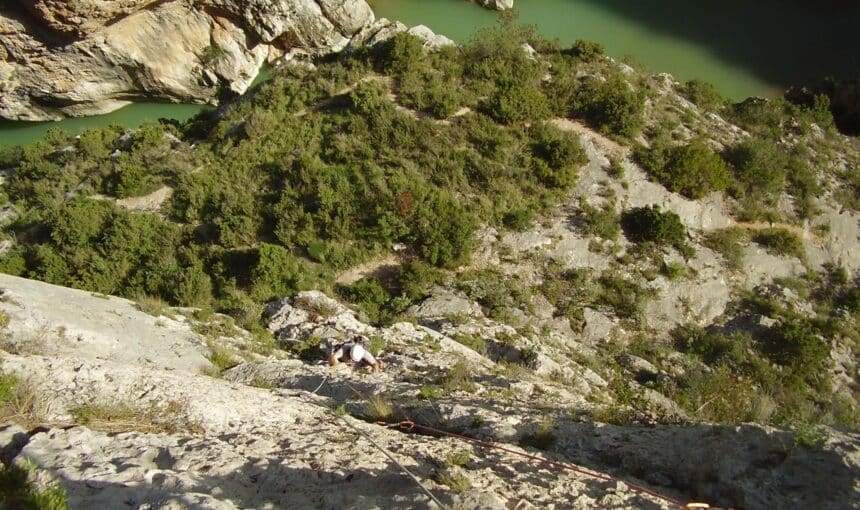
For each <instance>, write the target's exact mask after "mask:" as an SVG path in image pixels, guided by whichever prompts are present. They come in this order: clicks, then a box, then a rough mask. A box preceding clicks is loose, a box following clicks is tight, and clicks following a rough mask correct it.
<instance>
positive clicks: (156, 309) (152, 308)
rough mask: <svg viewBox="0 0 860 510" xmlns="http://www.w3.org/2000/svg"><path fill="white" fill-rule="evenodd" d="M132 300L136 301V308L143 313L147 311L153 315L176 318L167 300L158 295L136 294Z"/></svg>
mask: <svg viewBox="0 0 860 510" xmlns="http://www.w3.org/2000/svg"><path fill="white" fill-rule="evenodd" d="M134 301H135V302H136V305H135V306H136V308H137V309H138V310H140V311H141V312H143V313H147V314H149V315H152V316H153V317H167V318H168V319H175V318H176V315H174V314H173V312H172V311H171V309H170V306H169V305H168V304H167V302H166V301H164V300H163V299H161V298H159V297H155V296H149V295H147V294H138V295H137V296H135V298H134Z"/></svg>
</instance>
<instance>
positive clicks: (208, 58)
mask: <svg viewBox="0 0 860 510" xmlns="http://www.w3.org/2000/svg"><path fill="white" fill-rule="evenodd" d="M225 53H226V52H225V51H224V48H222V47H220V46H218V45H215V44H211V45H209V46H207V47H205V48H203V52H201V53H200V62H201V63H202V64H203V65H204V66H208V65H210V64H212V63H213V62H215V61H216V60H217V59H218V58H220V57H221V56H222V55H224V54H225Z"/></svg>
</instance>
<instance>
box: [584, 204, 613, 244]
mask: <svg viewBox="0 0 860 510" xmlns="http://www.w3.org/2000/svg"><path fill="white" fill-rule="evenodd" d="M579 208H580V211H581V212H582V214H581V216H580V217H581V219H582V228H583V230H584V231H585V233H586V234H589V235H594V236H598V237H601V238H603V239H606V240H609V241H614V240H615V239H617V238H618V234H619V232H621V216H619V214H618V213H617V212H616V211H615V207H614V206H613V205H612V204H605V205H603V207H600V208H598V207H594V206H592V205H589V204H588V202H587V201H585V200H584V199H581V200H580V201H579Z"/></svg>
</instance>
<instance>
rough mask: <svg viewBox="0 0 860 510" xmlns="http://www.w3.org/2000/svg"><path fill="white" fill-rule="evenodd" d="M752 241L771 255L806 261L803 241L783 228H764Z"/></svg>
mask: <svg viewBox="0 0 860 510" xmlns="http://www.w3.org/2000/svg"><path fill="white" fill-rule="evenodd" d="M753 241H755V242H756V243H758V244H760V245H762V246H764V249H765V250H767V252H768V253H770V254H772V255H779V256H785V257H797V258H798V259H800V260H806V250H804V248H803V241H801V240H800V238H799V237H798V236H797V234H795V233H794V232H791V231H790V230H786V229H784V228H766V229H762V230H759V231H758V232H757V233H756V234H755V235H754V236H753Z"/></svg>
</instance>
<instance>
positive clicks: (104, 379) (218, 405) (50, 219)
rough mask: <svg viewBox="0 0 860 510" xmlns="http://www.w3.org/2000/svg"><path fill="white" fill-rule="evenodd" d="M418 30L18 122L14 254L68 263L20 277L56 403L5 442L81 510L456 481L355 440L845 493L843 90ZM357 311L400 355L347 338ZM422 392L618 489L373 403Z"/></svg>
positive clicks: (482, 484)
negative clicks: (233, 88) (354, 356)
mask: <svg viewBox="0 0 860 510" xmlns="http://www.w3.org/2000/svg"><path fill="white" fill-rule="evenodd" d="M404 28H405V27H393V28H392V30H390V31H388V32H386V33H381V32H380V33H376V35H374V36H373V40H374V41H375V42H376V43H377V44H376V45H375V46H360V47H354V48H352V49H351V51H349V52H347V53H344V54H339V55H333V56H329V57H321V58H319V59H317V60H315V61H314V62H313V64H301V65H294V66H286V67H284V68H282V69H281V70H279V71H278V72H277V73H276V74H275V76H274V77H273V79H272V80H271V81H269V82H267V83H265V84H263V85H261V86H259V87H257V88H255V89H254V90H253V91H251V93H249V94H248V95H247V96H245V97H243V98H242V99H240V100H238V101H236V102H234V103H232V104H230V105H227V106H225V107H223V108H221V109H220V110H218V111H217V112H214V113H207V114H202V115H201V116H199V117H198V118H196V119H193V120H192V121H190V122H189V123H187V124H184V125H178V124H176V123H170V122H164V123H161V124H154V125H147V126H144V127H142V128H141V129H139V130H136V131H128V132H126V131H124V130H122V129H119V128H116V129H93V130H89V131H87V132H85V133H83V134H82V135H80V136H78V137H72V136H70V135H68V134H65V133H62V132H60V131H53V132H51V133H50V134H49V135H48V136H47V137H46V139H45V140H44V141H40V142H37V143H35V144H32V145H30V146H27V147H10V148H5V149H3V150H2V153H0V167H2V168H4V169H5V174H6V178H5V182H4V183H3V191H4V194H5V204H4V206H3V217H4V227H3V233H4V234H3V235H4V240H3V253H2V257H0V270H2V271H3V272H5V273H8V274H10V275H16V276H21V277H26V278H30V279H34V280H41V281H44V282H48V283H50V284H54V285H61V286H65V287H74V288H77V289H80V290H79V291H74V290H70V289H61V288H59V287H48V286H46V284H41V283H37V282H33V281H31V280H23V279H20V278H17V277H16V276H3V278H2V280H0V283H2V284H0V287H3V288H4V289H7V290H6V292H5V293H4V294H3V296H4V299H3V300H2V303H0V308H2V310H3V315H2V317H5V319H4V321H3V322H5V323H6V325H5V326H4V331H5V339H4V343H3V348H4V350H5V351H6V352H7V354H4V355H3V372H4V373H6V374H9V375H7V376H5V377H6V379H4V381H6V382H5V383H4V384H6V386H8V387H9V388H10V389H9V390H8V392H7V397H5V401H6V402H7V411H8V410H9V409H11V410H12V411H10V412H8V413H7V414H8V415H9V416H10V417H11V418H13V419H14V420H16V421H18V422H20V423H21V424H22V425H24V426H27V427H29V426H33V425H35V424H44V425H43V426H40V427H39V428H35V429H32V430H31V431H30V434H29V435H27V436H28V439H27V445H26V446H23V450H20V449H15V448H14V447H7V448H5V449H4V452H5V459H4V460H5V461H7V462H8V460H9V459H11V458H12V457H15V458H16V459H18V460H16V461H15V462H16V463H18V464H19V465H21V464H23V463H24V462H25V461H24V460H23V459H25V458H26V459H30V461H31V462H33V463H35V464H36V465H37V466H38V467H39V470H38V472H39V473H41V475H40V476H53V477H55V478H57V479H58V481H59V484H60V485H61V486H62V487H64V488H65V489H66V490H67V492H68V495H69V501H70V503H71V505H72V507H74V508H76V507H84V506H85V505H86V504H87V503H92V502H95V501H99V502H102V501H103V502H104V504H106V505H107V504H108V502H109V501H110V502H112V501H119V500H120V499H122V500H126V498H128V500H129V501H134V503H132V504H137V505H144V504H151V505H153V504H159V503H157V502H163V503H164V504H167V505H168V507H170V508H174V507H175V508H184V507H186V506H194V505H200V507H202V508H234V507H238V508H252V507H260V506H263V505H265V504H274V505H290V506H315V507H331V506H334V507H344V506H345V507H362V508H367V507H388V506H396V507H416V506H421V505H434V504H435V503H431V502H430V501H429V499H427V496H426V494H424V493H423V492H421V490H420V488H419V487H418V486H417V485H415V484H412V483H410V482H409V481H408V480H407V479H404V478H402V475H401V474H399V473H400V472H399V471H398V470H399V468H398V467H397V466H396V465H392V464H390V463H389V460H387V458H386V457H384V456H383V454H382V453H381V451H380V450H377V449H375V448H373V447H372V446H371V445H370V444H369V443H366V442H365V440H364V439H367V438H368V437H369V438H372V439H373V440H374V441H376V442H378V443H380V444H381V445H382V446H384V447H385V448H386V449H388V450H390V451H391V452H392V454H393V455H394V456H395V458H397V459H398V461H399V462H408V466H409V467H410V469H413V470H414V471H415V473H416V476H417V477H418V478H419V480H421V481H422V483H424V484H425V485H427V486H430V487H431V492H433V493H434V494H435V495H436V496H437V497H439V498H440V499H441V501H442V504H444V505H454V506H457V505H460V507H462V508H476V507H486V508H499V507H507V508H511V507H516V508H527V507H529V506H530V505H556V506H558V507H563V508H568V507H569V508H590V507H594V506H601V507H602V506H606V507H613V508H640V507H653V508H657V507H660V506H661V505H666V506H669V507H672V506H671V505H673V504H674V503H672V502H671V501H666V500H660V499H659V498H657V497H655V496H654V495H653V494H649V493H647V492H641V491H638V490H637V488H636V487H637V486H638V485H643V486H645V487H647V488H650V489H651V490H654V491H657V492H658V493H659V494H662V495H665V496H666V497H668V498H670V500H680V501H684V502H686V501H689V500H702V501H706V502H708V503H711V504H713V505H718V506H735V507H742V508H775V507H779V508H807V507H810V506H814V507H817V508H851V507H853V506H856V504H857V503H856V502H857V501H858V497H857V496H858V493H860V486H858V479H860V471H858V470H859V469H860V467H858V466H860V461H858V444H860V443H858V436H857V430H858V426H860V410H858V397H860V394H858V387H857V376H858V372H857V371H858V367H857V351H858V348H860V344H858V342H860V330H858V326H857V320H858V318H860V315H858V314H860V280H858V277H857V271H858V266H860V258H858V257H857V256H856V255H855V254H856V252H857V249H858V244H860V223H858V220H860V212H858V205H860V174H858V171H860V142H858V139H857V138H850V137H846V136H843V135H841V134H840V133H839V132H838V131H837V130H836V128H835V127H834V125H833V120H832V117H831V116H830V114H829V112H828V105H827V103H826V98H824V97H821V96H817V97H813V98H809V101H808V102H802V101H798V102H794V103H792V102H789V101H787V100H773V101H765V100H756V99H750V100H747V101H745V102H742V103H739V104H730V103H728V102H725V101H723V100H722V99H721V98H720V97H719V95H718V94H716V92H715V91H714V90H713V87H710V86H708V85H707V84H703V83H699V82H690V83H687V84H679V83H676V82H675V81H674V80H673V79H672V77H671V76H668V75H651V74H649V73H648V72H646V71H645V70H641V69H636V68H633V67H630V66H628V65H625V64H620V63H618V62H615V61H613V60H611V59H609V58H607V57H605V56H603V55H602V51H601V48H600V47H599V46H598V45H595V44H593V43H588V42H584V41H578V42H577V43H576V44H574V45H573V46H572V47H570V48H562V47H559V45H557V44H556V43H552V42H549V41H545V40H542V39H540V38H538V37H536V36H535V35H534V34H533V33H531V32H530V31H529V30H528V29H527V28H522V27H515V26H513V25H505V26H503V27H501V28H500V29H498V30H492V31H487V32H484V33H482V34H481V35H480V36H479V37H477V38H476V39H475V41H474V42H473V43H471V44H469V45H466V46H463V47H457V46H453V45H451V44H450V42H449V41H447V40H446V39H444V38H441V37H438V36H434V35H433V34H429V33H427V32H426V31H424V30H417V31H416V30H413V31H412V34H407V33H401V34H398V35H395V32H397V31H398V30H402V29H404ZM422 37H423V38H422ZM108 295H117V296H124V297H125V298H129V299H132V300H133V301H136V302H137V303H138V308H139V310H137V309H135V308H134V306H133V304H132V303H131V302H129V301H125V300H122V299H120V298H115V297H107V296H108ZM326 295H328V296H330V297H326ZM331 298H336V300H333V299H331ZM52 300H53V301H55V302H56V303H64V305H63V306H59V305H57V306H52V304H51V302H52ZM347 305H348V306H349V307H350V308H347V307H346V306H347ZM171 307H177V308H171ZM75 310H78V311H79V312H80V316H76V314H75ZM140 310H144V311H148V312H149V313H151V314H152V315H146V314H144V313H142V312H141V311H140ZM111 315H115V316H116V317H117V318H116V319H114V318H113V317H111ZM162 330H163V331H165V332H170V333H169V334H168V335H164V334H162V333H161V332H162ZM354 333H361V334H365V335H367V336H369V337H370V339H371V344H372V347H373V351H374V352H375V354H378V355H379V356H380V358H381V359H382V360H383V361H385V362H387V364H388V367H387V368H386V370H384V371H383V372H381V373H376V374H370V373H365V372H363V371H362V370H360V369H357V368H356V369H353V368H350V367H346V366H341V367H338V368H337V369H334V370H332V369H330V368H329V367H328V365H327V363H326V361H325V357H326V356H325V354H326V353H325V351H326V347H327V345H328V343H329V342H332V341H336V340H342V339H345V338H348V337H349V336H350V335H351V334H354ZM206 358H208V361H207V360H206ZM201 371H202V372H201ZM12 374H15V375H14V376H13V375H12ZM16 388H17V389H16ZM21 388H23V390H22V389H21ZM24 390H26V391H27V392H29V393H28V394H29V395H31V396H32V399H33V402H36V403H38V404H39V405H38V406H37V405H30V406H23V408H22V406H21V405H20V404H21V399H20V398H18V399H17V400H16V398H17V397H15V398H13V397H12V396H9V395H17V394H18V393H15V392H16V391H24ZM156 418H157V419H156ZM407 419H410V420H414V422H415V423H417V424H419V425H423V426H427V427H433V428H435V429H440V430H444V431H447V432H453V433H457V434H461V435H466V436H469V437H472V438H479V439H481V440H493V441H497V442H499V443H500V444H503V445H507V446H505V447H506V448H509V449H510V448H513V449H514V450H515V451H516V452H520V451H521V450H520V449H525V450H526V451H528V452H529V453H530V454H531V455H535V456H537V457H538V458H540V459H551V460H554V461H559V462H567V463H573V464H577V465H580V466H584V467H585V468H588V469H590V470H592V471H594V472H596V473H598V474H600V473H603V474H604V475H606V474H609V475H612V476H614V477H616V478H617V479H618V480H623V481H624V482H625V483H620V484H619V482H617V481H616V480H612V481H607V480H605V479H601V478H600V477H597V478H595V477H591V476H583V475H582V474H581V473H580V474H575V472H573V471H571V472H568V474H560V473H559V469H558V466H557V465H556V466H555V467H552V468H549V467H548V465H547V464H541V463H540V462H541V461H535V462H531V461H529V462H527V461H526V459H525V458H524V457H521V456H519V455H518V453H511V452H508V451H501V450H496V449H486V448H484V447H481V446H476V445H474V444H473V443H468V442H466V443H464V442H462V441H463V440H462V439H452V438H444V439H440V438H438V437H436V436H437V435H438V433H433V434H420V433H418V434H416V433H411V434H410V433H405V432H404V431H403V430H400V429H399V428H397V427H392V428H385V427H381V426H380V425H377V424H375V422H377V421H383V422H397V421H401V420H407ZM356 431H361V432H356ZM13 432H15V433H17V434H18V435H15V433H13ZM413 432H415V431H413ZM425 432H426V430H425ZM4 433H5V434H6V439H5V443H4V444H11V443H14V442H15V441H19V440H22V438H23V436H21V433H22V431H21V430H19V429H8V428H7V429H6V432H4ZM354 433H358V434H360V435H361V434H368V436H363V435H361V436H360V437H363V438H364V439H357V437H358V436H354V435H353V434H354ZM345 434H346V436H344V435H345ZM434 434H435V435H434ZM297 437H298V438H301V439H296V438H297ZM16 438H17V439H16ZM90 444H97V445H99V447H98V448H100V450H99V452H98V453H97V454H94V453H92V452H91V451H90V450H89V449H90V448H91V447H90V446H87V445H90ZM10 448H11V449H10ZM464 448H466V449H468V450H469V452H468V453H466V454H460V453H458V452H460V451H461V450H462V449H464ZM19 450H20V451H19ZM85 450H87V451H85ZM79 451H80V453H78V452H79ZM144 451H146V452H147V453H146V454H145V455H144V456H143V457H142V458H141V459H140V460H139V461H138V460H135V461H133V462H132V461H130V460H128V459H132V458H136V457H138V456H139V455H140V453H134V452H144ZM10 452H12V453H10ZM206 452H209V453H206ZM74 455H83V456H92V457H93V459H98V460H91V462H92V463H93V464H92V466H91V467H90V468H87V469H90V471H86V470H85V469H84V468H82V469H73V468H70V467H69V466H68V464H69V463H68V462H67V460H66V459H69V458H72V457H70V456H74ZM144 457H145V458H144ZM149 457H152V458H151V459H149ZM87 458H89V457H87ZM111 459H112V460H111ZM147 459H149V460H147ZM532 460H534V459H532ZM128 462H131V464H128V465H133V466H132V467H128V468H127V469H122V470H119V469H114V468H110V466H111V465H127V463H128ZM345 463H346V464H348V465H350V466H352V467H349V468H345V467H343V466H344V464H345ZM350 463H351V464H350ZM512 466H513V467H512ZM204 468H205V469H204ZM209 471H211V472H209ZM105 473H107V474H105ZM249 480H250V482H249ZM261 480H262V482H261ZM258 483H260V484H261V485H255V484H258ZM347 483H354V484H355V485H352V486H347V485H346V484H347ZM335 486H337V487H345V490H344V491H343V493H341V492H339V491H332V490H331V488H332V487H335ZM823 486H827V487H829V490H828V491H827V493H826V494H822V492H821V491H820V488H821V487H823ZM254 487H256V488H254ZM346 487H350V488H349V489H348V490H347V488H346ZM350 494H351V497H352V498H353V499H344V498H349V497H350ZM475 498H478V499H475ZM171 505H172V506H171ZM482 505H483V506H482ZM852 505H853V506H852Z"/></svg>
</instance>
